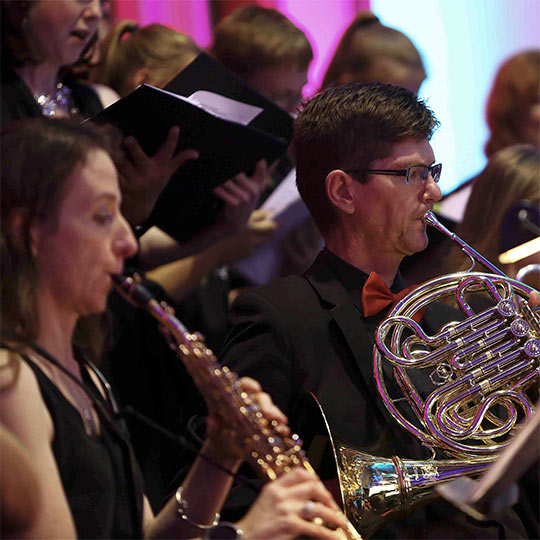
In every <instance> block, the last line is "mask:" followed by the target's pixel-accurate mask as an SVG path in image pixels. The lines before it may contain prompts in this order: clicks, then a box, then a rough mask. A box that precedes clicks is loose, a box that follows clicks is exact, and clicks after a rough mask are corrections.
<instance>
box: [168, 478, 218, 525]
mask: <svg viewBox="0 0 540 540" xmlns="http://www.w3.org/2000/svg"><path fill="white" fill-rule="evenodd" d="M183 489H184V488H182V486H180V487H179V488H178V489H177V490H176V503H177V505H178V508H177V509H176V511H177V512H178V515H179V516H180V517H181V518H182V519H183V520H184V521H185V522H186V523H189V524H190V525H191V526H192V527H195V528H197V529H201V530H202V531H206V530H207V529H211V528H212V527H215V526H216V525H217V524H218V523H219V517H220V516H219V514H216V516H215V517H214V521H213V522H212V523H211V524H210V525H201V524H200V523H196V522H195V521H193V520H191V519H189V518H188V516H187V515H186V512H187V511H188V503H187V501H185V500H184V499H182V491H183Z"/></svg>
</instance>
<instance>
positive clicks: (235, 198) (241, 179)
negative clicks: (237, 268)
mask: <svg viewBox="0 0 540 540" xmlns="http://www.w3.org/2000/svg"><path fill="white" fill-rule="evenodd" d="M270 173H271V169H269V167H268V166H267V165H266V162H265V161H264V160H260V161H259V162H258V163H257V165H255V172H254V173H253V175H252V176H247V175H246V174H245V173H239V174H237V175H236V176H235V177H234V178H232V179H231V180H227V182H225V183H224V184H221V185H220V186H218V187H217V188H215V189H214V195H216V196H217V197H219V198H220V199H221V200H223V202H224V203H225V205H224V207H223V210H222V211H221V214H220V215H219V216H218V220H219V223H220V227H221V228H223V229H224V230H225V231H226V232H227V233H228V234H234V233H235V232H237V231H239V230H240V229H241V228H242V227H243V226H244V225H245V224H246V223H247V221H248V219H249V216H250V215H251V213H252V212H253V210H254V208H255V206H257V203H258V201H259V198H260V196H261V193H262V190H263V189H264V186H265V184H266V181H267V179H268V176H269V175H270Z"/></svg>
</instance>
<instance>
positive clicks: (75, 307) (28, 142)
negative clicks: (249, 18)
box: [0, 119, 344, 539]
mask: <svg viewBox="0 0 540 540" xmlns="http://www.w3.org/2000/svg"><path fill="white" fill-rule="evenodd" d="M1 145H2V156H3V159H2V165H1V166H2V173H1V179H2V207H1V211H2V212H1V219H2V243H1V246H2V248H1V249H2V253H1V265H2V266H1V269H2V307H1V309H2V328H1V330H2V349H1V351H0V362H1V367H2V369H1V370H0V399H1V409H2V418H1V421H2V424H3V425H4V426H5V428H6V429H8V430H9V431H10V433H11V434H12V435H13V436H14V437H15V438H16V440H17V441H18V442H19V443H20V444H21V445H22V447H23V448H24V450H25V452H27V453H28V455H29V456H30V458H31V460H32V465H33V468H34V471H35V473H36V474H35V476H36V478H37V482H38V486H37V488H36V489H37V490H38V491H39V497H37V500H38V508H37V511H36V512H35V513H34V515H32V516H31V518H32V520H30V516H29V523H27V524H23V525H22V526H21V529H20V531H19V532H15V533H12V534H11V536H10V537H21V538H75V537H77V538H141V537H143V536H145V537H161V538H174V537H177V538H195V537H202V536H204V535H207V536H206V537H207V538H215V537H216V535H215V534H214V533H216V534H218V535H219V534H223V533H222V532H220V531H221V529H220V527H221V528H223V526H224V524H219V523H218V520H219V516H218V515H217V514H216V513H217V512H219V510H220V508H221V504H222V502H223V500H224V498H225V496H226V494H227V492H228V490H229V487H230V485H231V483H232V478H231V476H230V475H229V474H227V473H226V472H224V471H222V470H221V469H216V468H215V467H214V466H213V465H211V464H209V463H208V461H206V460H202V459H201V458H198V459H197V460H196V462H195V464H194V466H193V467H192V469H191V471H190V474H189V475H188V477H187V479H186V481H185V482H184V483H183V485H182V486H181V488H180V489H179V490H178V492H177V493H176V497H173V498H172V499H171V501H169V503H167V505H166V506H165V507H164V508H163V510H162V511H161V512H160V513H159V514H158V515H157V516H153V514H152V511H151V509H150V507H149V504H148V502H147V500H146V498H145V497H144V495H143V486H142V481H141V475H140V472H139V469H138V466H137V463H136V462H135V460H134V458H133V453H132V450H131V447H130V444H129V442H128V437H127V435H126V433H125V431H124V428H123V426H122V423H121V421H120V420H119V419H118V418H119V415H118V414H117V410H116V407H115V403H114V397H113V396H112V395H111V393H110V391H109V390H108V384H107V383H106V381H105V380H104V379H103V378H102V376H101V374H100V373H99V371H98V370H97V369H96V368H95V367H94V366H93V362H92V360H97V359H98V358H99V354H100V349H101V345H100V340H99V335H100V332H99V328H98V325H97V324H96V323H99V322H100V320H96V315H98V314H100V313H101V312H103V311H104V309H105V306H106V300H107V295H108V293H109V291H110V289H111V287H112V276H113V275H116V274H120V273H121V272H122V270H123V263H124V260H125V259H126V258H127V257H130V256H132V255H133V254H134V253H135V251H136V242H135V238H134V236H133V234H132V232H131V229H130V227H129V225H128V223H127V222H126V220H125V219H124V217H123V216H122V214H121V212H120V205H121V194H120V189H119V186H118V176H117V172H116V169H115V167H114V164H113V162H112V159H111V157H110V154H109V149H108V147H107V145H106V142H105V140H104V137H102V136H100V135H98V134H96V133H94V132H93V131H90V130H89V129H88V128H84V127H81V126H76V125H71V124H69V123H68V122H66V121H63V120H40V119H34V120H26V121H23V122H22V123H20V124H12V125H11V126H10V127H8V128H6V129H4V130H3V131H2V139H1ZM241 384H242V385H243V389H244V390H245V391H246V392H248V393H249V394H251V396H252V399H254V400H255V401H256V402H257V403H259V405H260V407H261V409H262V410H263V413H264V414H265V415H266V417H267V418H268V419H270V420H275V421H277V422H278V423H280V424H281V426H280V429H281V430H282V431H283V432H286V431H287V429H288V428H287V427H286V426H285V425H284V422H286V418H285V416H284V415H283V414H282V413H281V412H280V411H279V410H278V409H277V408H276V407H275V406H274V405H273V404H272V403H271V401H270V400H269V399H268V396H267V395H265V394H263V393H262V392H261V391H260V387H259V386H258V384H257V383H256V382H255V381H253V380H250V379H244V380H242V381H241ZM217 406H219V404H218V405H217ZM215 408H216V407H214V409H215ZM210 409H212V407H210ZM202 452H203V453H204V454H205V455H206V456H209V457H211V458H212V459H213V461H215V462H219V463H220V464H221V465H222V466H223V467H225V468H226V469H229V470H230V471H236V470H237V469H238V467H239V465H240V463H241V461H242V460H243V458H244V453H245V450H244V449H243V448H242V446H241V445H240V444H239V443H238V441H237V439H236V438H235V434H234V433H231V431H230V430H228V429H227V426H226V425H224V424H223V421H220V420H219V418H218V416H217V415H215V416H212V417H211V418H210V419H209V421H208V434H207V439H206V442H205V443H204V445H203V448H202ZM307 501H311V502H310V503H309V504H307ZM306 506H307V507H308V508H309V510H310V512H309V515H307V514H308V513H307V512H306V510H305V509H306ZM313 512H316V514H314V513H313ZM314 515H317V516H319V517H321V518H322V519H323V520H324V521H325V522H326V523H327V524H328V525H329V526H330V527H338V526H343V525H344V519H343V517H342V515H340V514H339V513H338V511H337V507H336V506H335V504H334V503H333V502H332V499H331V496H330V494H329V493H328V492H327V491H326V490H325V489H324V487H323V486H322V484H321V483H320V481H319V480H318V479H317V478H316V477H315V475H311V474H309V473H307V472H305V471H300V470H295V471H292V472H291V473H289V474H286V475H284V476H283V477H282V478H280V479H279V480H277V481H275V482H273V483H271V484H270V485H269V486H268V487H266V488H264V489H263V492H262V494H261V496H260V497H259V499H258V500H257V502H256V503H255V505H254V506H253V508H252V509H251V510H250V512H249V513H248V514H247V515H246V516H245V517H244V518H243V519H242V520H241V521H240V522H238V523H237V524H228V525H226V526H225V527H228V528H229V529H233V532H234V533H235V534H236V538H247V539H249V538H278V537H279V538H295V537H297V536H307V537H310V538H312V537H313V538H327V539H332V538H336V533H335V532H333V531H332V530H331V529H330V528H326V527H324V526H322V525H321V524H317V523H314V522H313V521H312V520H311V518H313V517H314ZM216 528H217V532H216V530H215V529H216ZM228 532H229V534H230V532H231V531H230V530H228ZM219 537H221V536H219Z"/></svg>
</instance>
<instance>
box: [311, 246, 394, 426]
mask: <svg viewBox="0 0 540 540" xmlns="http://www.w3.org/2000/svg"><path fill="white" fill-rule="evenodd" d="M304 276H305V278H306V279H307V280H308V282H309V283H310V285H311V287H312V288H313V290H314V291H315V293H316V294H317V296H318V297H319V298H320V299H321V300H322V301H323V302H325V303H326V304H328V307H329V312H330V314H331V315H332V317H333V319H334V321H335V322H336V324H337V326H338V328H339V329H340V331H341V333H342V335H343V337H344V339H345V341H346V343H347V345H348V347H349V349H350V351H351V354H352V356H353V357H354V360H355V367H356V372H357V374H358V381H359V385H360V387H361V389H362V391H363V392H364V394H365V395H366V396H369V398H370V401H371V402H372V403H374V404H377V406H376V407H374V409H375V412H376V414H377V415H378V416H379V419H380V420H382V421H383V422H385V421H387V417H386V415H385V414H383V413H382V412H381V410H380V407H381V406H382V403H381V401H380V398H379V397H378V395H377V394H376V392H375V384H374V382H375V379H374V375H373V360H372V357H373V354H372V351H373V344H374V338H373V335H371V333H370V332H368V330H367V329H366V327H365V324H364V318H363V317H362V315H361V313H360V312H359V311H358V309H357V308H356V306H355V305H354V303H353V301H352V299H351V297H350V295H349V293H348V292H347V291H346V289H345V287H343V285H342V284H341V282H340V281H339V279H338V276H337V275H336V273H335V272H334V270H333V269H332V268H331V266H330V265H329V264H328V263H327V262H326V261H325V259H324V254H323V253H322V252H321V253H319V255H318V257H317V258H316V259H315V262H314V263H313V265H312V266H311V267H310V268H309V269H308V270H307V271H306V273H305V274H304Z"/></svg>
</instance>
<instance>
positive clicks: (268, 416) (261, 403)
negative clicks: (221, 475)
mask: <svg viewBox="0 0 540 540" xmlns="http://www.w3.org/2000/svg"><path fill="white" fill-rule="evenodd" d="M238 384H239V385H240V390H241V391H242V392H245V393H246V394H247V398H248V401H251V402H252V403H253V404H254V405H255V406H256V407H258V408H259V409H260V411H261V412H262V413H263V415H264V418H265V421H267V422H275V423H276V427H275V429H276V431H277V432H278V433H279V434H280V435H283V436H286V435H288V434H289V433H290V430H289V427H288V426H287V422H288V420H287V417H286V416H285V415H284V414H283V413H282V412H281V411H280V410H279V409H278V408H277V407H276V406H275V405H274V403H273V402H272V398H271V397H270V396H269V395H268V394H266V393H265V392H263V391H262V389H261V386H260V384H259V383H258V382H257V381H255V380H254V379H251V378H249V377H243V378H241V379H240V380H239V381H238ZM207 405H208V411H209V413H208V417H207V419H206V441H205V443H204V446H203V449H202V452H203V454H205V455H209V456H211V457H213V458H214V459H216V460H218V461H220V463H221V464H222V465H224V466H226V467H228V468H234V467H237V466H239V465H240V463H241V462H242V461H244V459H245V458H246V456H247V454H248V452H249V450H248V448H246V446H245V445H244V442H243V440H242V438H241V437H240V436H239V435H238V434H237V433H236V432H235V430H234V425H233V422H232V419H230V418H228V417H227V409H226V407H223V404H222V403H208V404H207Z"/></svg>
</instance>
